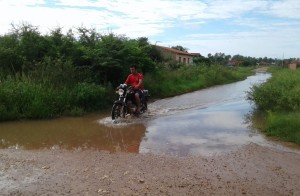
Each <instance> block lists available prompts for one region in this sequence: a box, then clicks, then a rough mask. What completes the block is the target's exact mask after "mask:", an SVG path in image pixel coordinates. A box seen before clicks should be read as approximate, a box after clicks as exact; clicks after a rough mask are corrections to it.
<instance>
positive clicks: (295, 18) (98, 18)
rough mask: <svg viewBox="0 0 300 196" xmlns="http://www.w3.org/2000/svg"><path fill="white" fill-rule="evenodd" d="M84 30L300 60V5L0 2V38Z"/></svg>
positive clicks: (279, 1)
mask: <svg viewBox="0 0 300 196" xmlns="http://www.w3.org/2000/svg"><path fill="white" fill-rule="evenodd" d="M11 24H14V25H20V24H30V25H33V26H37V27H38V30H39V32H41V33H42V34H47V33H50V32H51V30H54V29H55V28H63V31H64V32H67V31H68V30H69V29H73V30H75V29H76V28H78V27H85V28H93V29H95V30H96V31H97V32H99V33H103V34H107V33H111V32H112V33H114V34H117V35H124V36H126V37H128V38H130V39H136V38H139V37H147V38H148V40H149V42H150V43H151V44H156V45H161V46H166V47H172V46H177V45H179V46H183V47H184V48H187V49H188V52H190V53H200V54H201V55H203V56H207V55H208V54H209V53H210V54H212V55H214V54H215V53H219V52H221V53H225V54H226V55H231V56H233V55H236V54H239V55H243V56H250V57H256V58H259V57H262V58H264V57H268V58H277V59H282V58H285V59H286V58H300V0H127V1H126V0H0V35H5V34H7V33H9V32H10V30H11V29H12V25H11Z"/></svg>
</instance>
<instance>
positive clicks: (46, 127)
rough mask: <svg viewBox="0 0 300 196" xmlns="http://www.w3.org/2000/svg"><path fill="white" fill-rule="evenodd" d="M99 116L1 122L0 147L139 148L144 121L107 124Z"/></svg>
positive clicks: (126, 149) (118, 150)
mask: <svg viewBox="0 0 300 196" xmlns="http://www.w3.org/2000/svg"><path fill="white" fill-rule="evenodd" d="M99 118H101V117H99V116H97V115H96V116H88V117H80V118H61V119H55V120H45V121H43V120H41V121H24V122H7V123H1V127H0V148H21V149H53V148H63V149H86V148H89V149H97V150H105V151H109V152H135V153H138V152H139V146H140V142H141V140H142V139H143V137H144V136H145V130H146V128H145V126H144V125H143V124H130V125H127V126H119V127H108V126H104V125H101V124H99V123H98V121H97V120H98V119H99Z"/></svg>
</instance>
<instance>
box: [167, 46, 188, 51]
mask: <svg viewBox="0 0 300 196" xmlns="http://www.w3.org/2000/svg"><path fill="white" fill-rule="evenodd" d="M171 48H173V49H176V50H180V51H182V52H188V49H187V48H184V47H183V46H179V45H177V46H172V47H171Z"/></svg>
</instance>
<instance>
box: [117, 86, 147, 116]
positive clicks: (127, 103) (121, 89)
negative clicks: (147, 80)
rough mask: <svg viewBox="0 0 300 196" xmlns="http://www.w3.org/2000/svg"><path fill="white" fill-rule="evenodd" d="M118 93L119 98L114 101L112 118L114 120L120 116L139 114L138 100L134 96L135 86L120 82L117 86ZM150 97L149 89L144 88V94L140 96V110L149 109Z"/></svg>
mask: <svg viewBox="0 0 300 196" xmlns="http://www.w3.org/2000/svg"><path fill="white" fill-rule="evenodd" d="M116 93H117V94H118V95H119V98H118V100H116V101H114V104H113V107H112V110H111V118H112V120H115V119H118V118H125V117H126V116H128V115H138V114H137V112H136V101H135V97H134V90H133V87H132V86H130V85H127V84H120V85H119V86H118V87H117V88H116ZM148 97H150V94H149V91H148V90H143V96H142V97H141V98H140V112H141V113H145V112H146V111H147V109H148V108H147V107H148V106H147V102H148Z"/></svg>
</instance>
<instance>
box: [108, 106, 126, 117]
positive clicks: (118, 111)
mask: <svg viewBox="0 0 300 196" xmlns="http://www.w3.org/2000/svg"><path fill="white" fill-rule="evenodd" d="M121 117H122V118H124V117H125V109H124V107H123V105H121V104H114V105H113V107H112V110H111V118H112V120H115V119H118V118H121Z"/></svg>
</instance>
